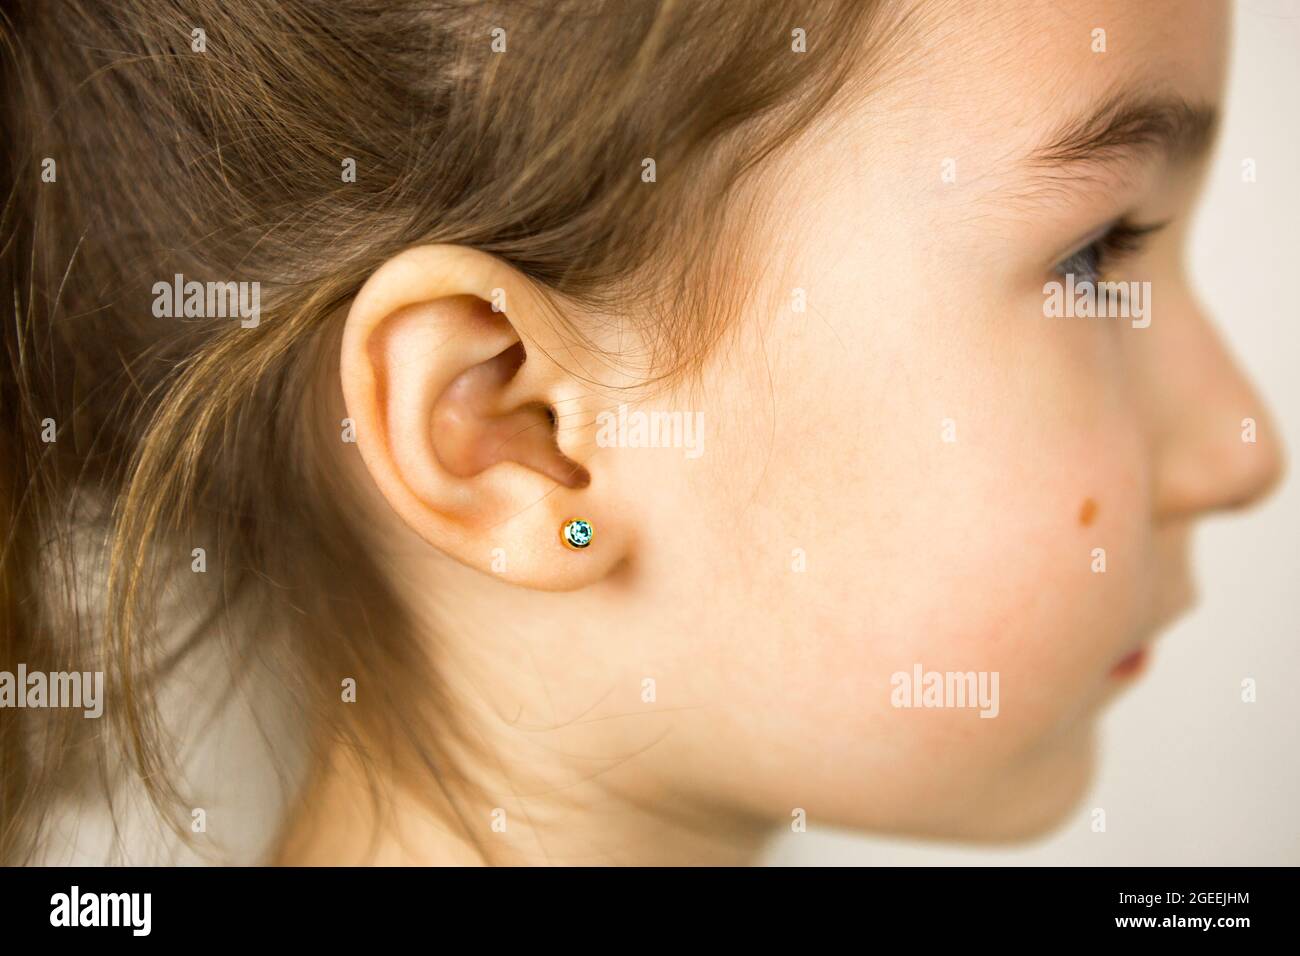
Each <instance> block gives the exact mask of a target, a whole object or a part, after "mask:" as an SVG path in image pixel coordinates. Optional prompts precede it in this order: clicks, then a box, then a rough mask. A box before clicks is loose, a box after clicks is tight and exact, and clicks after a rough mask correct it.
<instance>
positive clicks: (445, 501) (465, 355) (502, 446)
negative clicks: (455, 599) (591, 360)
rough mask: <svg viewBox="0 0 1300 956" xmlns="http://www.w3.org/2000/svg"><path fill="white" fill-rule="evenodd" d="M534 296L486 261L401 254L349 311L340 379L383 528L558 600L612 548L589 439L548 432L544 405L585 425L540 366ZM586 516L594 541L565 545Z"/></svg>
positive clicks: (615, 555)
mask: <svg viewBox="0 0 1300 956" xmlns="http://www.w3.org/2000/svg"><path fill="white" fill-rule="evenodd" d="M540 298H541V297H540V296H539V294H538V293H537V292H536V291H535V290H534V289H532V288H530V282H529V280H527V278H526V277H524V276H522V275H521V274H519V273H518V272H517V271H516V270H513V269H512V268H511V267H510V266H508V265H507V264H505V263H503V262H501V261H500V260H498V259H495V258H494V257H492V256H489V255H487V254H485V253H480V252H477V251H475V250H470V249H465V248H461V247H453V246H423V247H419V248H416V249H411V250H407V251H406V252H404V253H402V254H401V255H399V256H397V257H395V258H394V259H392V260H390V261H389V262H387V263H385V265H384V266H383V267H381V268H380V269H379V270H377V271H376V272H375V274H374V275H373V276H372V277H371V279H370V280H369V281H368V282H367V283H366V285H365V286H364V287H363V288H362V289H361V291H360V292H359V293H358V295H357V297H356V299H355V300H354V302H353V303H352V306H351V308H350V309H349V312H348V317H347V322H346V326H345V329H344V335H343V343H342V354H341V356H340V360H341V361H340V373H341V377H342V386H343V395H344V400H345V402H346V405H347V411H348V415H349V417H350V418H352V420H353V422H354V423H355V426H356V442H357V448H358V450H359V451H360V453H361V458H362V460H363V462H364V463H365V467H366V470H367V471H368V472H369V473H370V476H371V478H372V479H373V480H374V483H375V485H376V486H377V488H378V489H379V492H380V493H381V494H382V495H383V497H384V499H385V500H386V501H387V503H388V505H389V507H390V508H391V509H392V511H393V512H394V513H395V514H396V516H397V517H399V518H400V519H401V520H402V521H403V522H405V523H406V524H407V525H408V526H409V527H410V528H412V529H413V530H414V531H415V532H416V533H417V534H419V535H420V536H421V537H422V538H423V539H424V540H425V541H426V542H428V543H429V544H430V545H431V546H432V547H434V548H436V549H438V550H440V551H442V552H444V553H446V554H448V555H450V556H451V557H453V558H455V559H457V560H459V561H461V562H462V563H464V564H467V565H470V566H472V567H476V568H479V569H481V570H484V571H489V572H493V573H497V574H500V575H501V576H503V577H505V578H507V579H508V580H511V581H513V582H515V583H518V584H521V585H524V586H528V587H534V588H539V589H544V590H567V589H571V588H576V587H582V586H584V585H587V584H590V583H592V582H594V581H596V580H599V579H600V578H601V577H603V576H604V575H606V574H608V573H609V571H610V570H612V569H613V568H614V567H615V566H616V565H617V564H618V563H619V562H620V561H621V560H622V558H623V557H624V550H623V546H624V543H625V541H626V538H625V537H624V538H620V534H619V531H618V526H617V521H616V520H615V519H614V517H613V515H607V514H605V513H602V512H603V511H604V509H602V507H601V501H600V498H601V496H602V495H606V496H608V490H607V489H602V487H601V485H600V481H599V471H598V468H597V466H596V465H595V463H594V462H592V461H591V460H590V457H591V451H592V450H593V449H594V445H595V443H594V441H592V440H591V436H586V435H585V434H583V432H584V431H585V429H584V427H583V426H581V425H575V426H572V427H566V428H565V429H564V433H563V440H562V441H561V439H560V438H559V437H558V436H557V432H556V429H555V422H554V416H553V413H552V412H551V410H552V409H553V408H555V407H557V406H561V407H564V408H565V409H566V423H567V422H568V421H571V420H574V419H580V420H585V417H586V416H584V415H582V413H581V411H579V412H578V413H577V414H576V415H575V414H568V413H571V412H572V411H573V410H574V409H579V410H580V409H582V408H583V407H584V406H589V403H590V401H591V396H590V395H589V393H588V392H587V390H586V389H585V387H583V386H582V385H581V383H580V382H579V381H578V380H576V379H575V378H574V377H573V376H571V375H570V374H569V373H568V372H566V371H565V370H564V369H563V368H561V367H560V366H559V365H558V364H556V363H555V362H554V361H553V360H552V359H551V358H550V357H549V354H548V349H547V348H546V344H547V342H548V340H549V339H551V338H553V337H554V336H555V334H556V332H555V328H554V326H553V324H552V320H551V317H550V316H549V315H547V314H546V312H545V308H544V306H543V304H542V302H541V301H540ZM503 299H504V301H505V302H506V303H507V305H508V307H507V308H506V309H505V310H504V311H500V312H498V311H495V310H494V309H493V306H492V303H493V302H500V301H502V300H503ZM530 344H531V345H532V346H533V347H530ZM591 417H592V427H593V428H594V416H591ZM562 444H563V445H564V446H565V447H561V445H562ZM584 457H585V458H587V459H588V460H587V461H583V460H580V459H582V458H584ZM593 469H595V471H593ZM598 513H599V514H600V524H601V529H602V533H601V538H600V542H599V543H596V542H595V539H594V536H592V537H589V539H588V544H587V545H586V546H580V547H575V546H574V545H573V544H572V541H570V540H568V539H567V538H566V536H565V533H564V529H565V527H566V526H567V524H568V523H569V522H571V520H572V519H573V516H574V515H575V514H581V515H586V516H595V515H597V514H598ZM585 521H586V523H587V527H589V528H590V527H593V526H594V525H595V523H596V522H595V521H594V520H592V518H590V517H589V518H587V519H585ZM557 529H560V532H559V533H558V534H557ZM578 538H579V539H581V535H580V534H579V535H578ZM503 553H504V556H505V557H504V560H501V555H502V554H503ZM494 556H495V557H496V560H494Z"/></svg>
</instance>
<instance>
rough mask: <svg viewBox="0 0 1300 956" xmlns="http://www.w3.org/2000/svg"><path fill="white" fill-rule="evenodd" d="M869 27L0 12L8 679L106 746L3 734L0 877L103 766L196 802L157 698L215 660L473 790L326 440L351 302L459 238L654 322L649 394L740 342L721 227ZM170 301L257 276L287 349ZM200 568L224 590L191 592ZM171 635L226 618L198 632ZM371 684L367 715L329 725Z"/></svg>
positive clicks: (855, 12) (1, 642)
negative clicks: (270, 682) (212, 650)
mask: <svg viewBox="0 0 1300 956" xmlns="http://www.w3.org/2000/svg"><path fill="white" fill-rule="evenodd" d="M878 13H879V9H878V8H877V5H876V4H874V3H867V2H863V0H848V2H844V3H829V2H828V3H804V4H800V3H777V2H764V3H747V2H741V0H737V2H729V3H723V2H691V3H685V2H672V0H662V2H653V0H644V2H640V0H638V2H618V3H601V2H572V3H535V2H521V3H509V4H494V3H479V2H469V0H333V2H329V3H318V2H311V0H280V2H276V3H268V2H241V3H221V2H217V0H192V2H186V0H118V2H115V3H111V4H107V3H100V2H96V0H18V2H6V3H5V4H4V7H3V15H2V16H0V58H2V64H0V69H2V78H0V84H2V89H3V99H2V102H0V110H2V111H3V116H2V117H0V121H2V126H0V128H2V129H3V132H4V136H3V138H2V139H3V142H0V163H3V166H4V172H5V174H6V175H5V182H6V185H7V189H6V193H7V195H6V197H5V201H4V208H3V218H2V219H0V298H2V300H3V303H4V307H5V309H6V310H8V309H12V310H13V311H12V314H10V315H8V317H7V318H6V319H5V321H4V322H3V349H4V353H5V354H4V359H3V360H0V419H2V420H3V427H4V434H5V435H6V438H7V441H6V442H5V448H4V449H3V452H0V455H2V456H3V458H2V459H0V543H2V546H3V551H2V552H0V562H2V564H3V573H2V574H0V627H2V628H3V630H2V631H0V670H8V671H10V672H13V671H14V670H15V668H16V666H17V665H18V664H19V663H20V662H25V663H26V665H27V667H28V669H29V670H37V669H39V670H44V671H60V670H69V671H71V670H78V671H86V670H95V669H103V670H104V671H105V672H106V675H107V680H108V683H107V690H106V696H107V699H108V704H107V707H106V711H105V713H106V717H107V718H108V720H109V722H110V726H111V728H112V730H113V733H112V734H108V733H91V732H88V731H90V730H95V729H97V728H94V727H88V726H87V725H88V724H89V723H90V722H83V721H82V720H81V719H80V714H79V713H78V712H75V711H74V712H72V713H70V714H67V713H64V714H61V713H60V712H59V711H55V710H43V711H31V710H24V711H18V710H0V861H5V862H10V863H12V862H20V861H23V860H28V859H31V858H32V857H33V855H34V853H35V852H36V850H37V848H38V847H39V845H40V842H41V838H42V831H43V827H44V826H45V824H46V819H45V812H44V811H45V810H46V809H47V808H48V807H49V806H50V797H51V795H52V794H55V793H57V792H61V791H67V790H68V789H69V788H70V787H72V786H73V782H74V781H77V780H82V779H86V778H88V777H89V778H91V779H93V778H94V776H96V775H98V776H99V778H100V782H101V783H103V784H105V785H106V786H110V787H111V785H112V783H113V780H114V773H115V771H113V770H112V768H113V767H114V766H116V764H115V762H114V760H113V759H112V757H113V754H114V752H115V751H114V750H113V748H114V746H116V745H112V744H110V742H109V741H110V740H117V741H119V744H120V745H121V746H123V747H124V748H125V754H126V756H127V757H128V758H129V759H128V760H127V761H126V762H125V764H124V766H126V767H129V768H131V769H132V770H133V771H134V773H136V774H138V775H139V778H140V779H141V780H143V781H144V783H145V785H146V787H147V790H148V792H149V794H150V797H151V798H152V799H153V801H154V805H155V806H156V808H157V809H158V810H159V812H160V813H162V814H163V815H164V816H167V815H168V814H169V812H170V811H169V809H168V808H172V809H173V810H174V808H175V807H176V806H178V805H179V804H178V803H177V801H178V800H179V799H180V796H181V794H180V788H179V787H178V786H176V785H175V784H174V783H171V782H169V781H174V777H175V774H174V772H173V771H174V765H175V752H174V745H175V743H176V741H175V740H173V739H171V738H170V737H169V734H168V728H167V727H166V726H165V721H164V720H163V719H162V717H161V716H160V713H159V710H158V708H157V706H156V696H157V693H158V690H159V687H160V686H161V685H160V682H161V681H162V680H163V678H164V677H165V676H166V675H167V674H168V673H169V672H170V670H171V669H172V668H173V667H174V666H175V665H176V663H177V662H178V661H179V660H181V659H183V658H184V656H185V655H187V654H189V653H190V652H192V651H193V650H194V649H195V648H196V647H198V646H200V644H201V643H204V642H209V643H210V642H211V641H213V640H217V639H221V640H224V641H226V642H227V647H228V650H229V653H230V654H231V655H232V657H233V659H234V661H235V664H236V667H235V670H236V672H237V673H238V672H240V671H241V670H242V669H245V668H249V667H252V666H255V665H261V664H267V665H269V666H270V667H271V668H272V669H273V670H274V671H275V673H277V674H279V675H280V678H279V680H280V684H279V687H280V688H282V689H283V691H284V693H285V695H286V699H289V700H291V701H292V702H293V707H294V708H295V709H296V710H297V712H298V713H299V714H300V716H301V719H302V720H303V721H309V722H310V726H313V727H318V728H322V732H321V734H320V735H319V736H320V738H321V739H322V740H324V739H327V738H333V739H340V738H342V739H348V740H351V741H354V742H355V743H356V745H357V746H358V748H360V747H362V746H365V747H366V748H367V750H368V752H370V753H371V754H379V753H382V754H404V755H406V756H405V757H404V758H403V759H402V761H401V762H402V763H403V764H404V765H414V766H419V767H423V768H426V769H428V770H429V771H431V772H432V773H434V774H435V776H438V777H439V779H440V780H447V779H450V778H452V777H454V768H453V767H451V766H449V765H448V761H447V760H446V759H445V755H444V754H443V753H442V752H440V751H439V750H438V749H437V747H438V740H439V739H440V735H446V734H450V733H452V732H453V728H451V727H450V726H449V725H448V724H447V720H448V715H447V714H445V713H442V712H440V711H439V708H438V700H439V695H438V680H437V673H436V670H435V669H433V668H431V666H430V664H429V662H428V661H427V660H426V658H425V656H424V652H423V651H422V649H421V641H419V640H417V639H416V637H415V635H414V634H413V633H412V627H411V625H410V624H409V622H407V621H406V620H405V618H404V616H403V611H402V608H401V607H400V605H399V603H398V602H397V601H396V600H394V599H392V597H391V596H390V595H389V591H388V588H387V585H386V582H385V580H384V577H383V575H382V574H381V573H380V572H379V570H378V569H377V568H376V567H374V566H372V565H370V564H368V563H367V562H365V561H364V560H362V559H361V558H359V556H360V555H363V554H364V550H363V548H362V547H361V546H360V540H359V538H358V536H357V534H356V532H355V530H354V529H353V527H352V523H351V522H350V521H349V514H348V511H347V500H346V498H345V497H344V496H343V495H342V494H341V493H340V492H339V491H337V490H336V489H334V488H332V487H331V485H330V476H331V475H332V474H335V473H337V471H338V470H339V469H338V468H337V465H336V463H337V461H338V459H337V457H335V456H338V455H343V454H352V453H354V450H353V449H352V447H351V446H349V445H348V444H345V443H343V442H339V441H332V442H322V441H321V440H320V439H319V434H320V428H318V427H317V425H321V424H323V425H324V426H325V427H328V428H330V429H332V430H333V432H334V434H335V435H337V433H338V432H337V419H336V418H335V419H330V420H328V421H325V420H324V418H323V416H325V413H324V412H323V409H326V408H327V407H328V406H326V405H322V404H320V403H319V392H320V389H319V387H318V382H317V378H318V370H319V368H320V367H321V366H322V363H326V361H327V356H328V352H329V350H330V349H331V348H334V349H335V355H337V351H336V349H337V336H338V332H339V315H340V306H342V305H343V304H345V303H346V302H347V301H348V300H349V298H350V297H351V296H352V295H354V294H355V292H356V291H357V290H358V288H359V287H360V285H361V284H362V283H363V282H364V280H365V279H366V278H367V277H368V276H369V275H370V274H371V273H372V272H373V271H374V270H375V269H376V268H377V267H378V266H379V265H380V264H382V263H383V262H384V261H385V260H386V259H388V258H389V257H391V256H393V255H394V254H395V253H397V252H399V251H400V250H402V249H403V248H406V247H409V246H412V245H415V244H420V243H427V242H445V243H459V244H464V245H467V246H472V247H475V248H477V249H481V250H485V251H487V252H490V253H493V254H495V255H497V256H500V257H501V258H502V259H504V260H506V261H507V262H509V263H510V264H512V265H513V266H515V267H516V268H518V269H519V270H521V271H522V272H523V273H524V274H526V275H527V276H529V277H530V278H532V279H534V280H536V281H537V282H538V283H540V284H541V285H543V286H544V287H545V288H546V289H548V290H551V292H553V294H554V295H556V296H566V297H570V298H571V299H572V300H574V301H578V302H584V303H587V304H592V305H596V304H599V303H601V302H611V301H617V302H618V303H619V309H620V311H621V312H623V313H624V314H628V313H630V312H632V311H633V309H632V305H633V304H634V302H633V300H635V305H636V306H637V308H638V309H639V314H643V315H647V316H653V321H652V322H648V323H647V325H646V330H647V334H648V341H650V343H651V351H650V353H649V354H648V356H647V357H646V369H647V372H649V371H651V370H655V371H656V372H659V371H662V370H664V369H679V370H680V369H681V368H684V367H685V366H686V365H688V364H689V363H690V362H692V361H695V360H697V359H698V358H699V357H700V356H701V355H703V354H704V353H706V352H707V350H708V348H709V347H710V345H711V344H712V343H713V342H714V341H715V340H716V338H717V336H718V335H719V332H720V329H721V328H723V327H724V326H725V323H724V322H723V321H722V318H721V317H722V315H723V313H724V312H725V311H726V309H725V308H724V306H723V305H722V304H721V303H720V302H719V301H718V300H717V296H716V293H717V290H718V283H717V281H716V280H717V278H718V277H719V276H721V275H723V274H726V273H727V270H729V269H734V267H735V266H736V264H737V262H738V261H739V258H740V255H741V254H740V252H739V251H738V248H739V247H738V246H737V245H736V244H734V243H730V244H729V243H726V242H722V241H719V237H720V236H721V232H720V230H721V229H722V228H723V215H722V212H723V209H724V203H723V202H722V200H723V198H724V197H726V196H728V195H729V194H731V192H732V191H733V190H734V187H735V186H736V184H737V183H738V182H740V181H741V178H742V177H743V175H744V174H745V172H746V171H747V170H750V169H752V168H754V167H755V165H756V164H757V163H758V162H759V161H760V160H761V159H763V158H764V157H765V156H767V155H769V154H770V153H772V152H773V151H774V150H776V149H778V148H779V147H781V146H782V145H783V144H787V143H789V142H791V141H792V139H793V138H794V137H795V136H796V135H797V134H798V133H799V131H800V130H802V129H803V128H805V127H806V125H807V124H808V123H809V121H810V120H811V119H812V118H813V117H814V116H815V115H816V114H817V112H818V111H819V110H820V109H821V108H822V107H824V106H825V104H826V103H827V102H829V101H830V100H831V99H832V98H833V97H834V96H835V95H836V94H837V93H838V92H839V91H841V90H843V89H845V88H846V87H847V84H846V81H847V80H848V78H849V77H850V75H851V74H850V70H851V69H852V67H853V65H854V64H855V63H856V62H857V61H858V60H859V59H861V58H862V57H863V56H866V55H868V54H869V52H870V49H871V47H872V46H873V45H875V44H878V43H879V42H881V37H882V34H883V32H884V31H883V30H881V29H878V27H879V24H876V23H874V22H873V21H874V20H875V19H876V18H877V17H876V15H877V14H878ZM498 28H500V29H501V30H503V31H504V33H503V34H502V33H494V31H495V30H497V29H498ZM196 31H202V32H201V33H200V32H196ZM796 31H804V33H803V35H804V37H806V41H805V42H806V49H807V52H806V53H801V52H797V51H796V48H797V45H798V34H797V33H796ZM494 40H495V41H496V43H495V46H496V49H494ZM502 41H504V44H505V51H504V52H500V46H501V42H502ZM645 158H652V159H653V160H654V162H655V165H656V182H655V183H654V184H653V185H650V184H647V183H646V182H644V181H643V178H642V171H643V168H644V167H643V160H644V159H645ZM346 160H353V161H354V162H355V171H356V175H355V181H345V178H346V177H344V176H343V175H342V173H341V170H342V169H343V168H344V164H345V161H346ZM178 273H179V274H183V275H184V277H185V278H186V279H192V280H199V281H201V282H202V281H218V280H219V281H239V280H252V281H257V282H259V283H260V284H261V289H262V313H261V321H260V325H259V326H258V327H257V328H242V327H241V325H240V323H239V322H238V321H233V322H232V321H230V320H228V319H216V320H213V319H208V318H204V319H178V318H158V317H155V316H154V315H153V314H152V310H151V308H150V302H151V298H152V296H151V295H150V294H149V292H148V290H150V289H152V288H153V286H154V284H155V283H156V282H158V281H164V282H167V281H170V280H171V279H172V276H173V275H175V274H178ZM650 275H652V276H653V278H654V281H653V282H650V281H643V277H644V276H650ZM634 276H636V277H638V278H637V281H635V282H633V281H631V278H632V277H634ZM664 303H670V304H671V308H667V307H664V305H663V304H664ZM575 333H576V334H581V330H575ZM325 417H327V416H325ZM308 422H315V423H316V424H312V425H311V426H310V427H309V426H308V424H307V423H308ZM51 428H52V429H53V434H54V436H55V440H54V441H49V440H47V439H48V438H49V437H50V433H49V432H50V429H51ZM43 433H44V434H43ZM198 547H202V548H204V549H205V551H206V554H207V556H208V557H207V560H208V561H209V562H210V565H209V568H208V571H209V573H208V574H206V575H197V574H196V575H188V573H187V572H188V570H189V568H188V567H187V565H188V564H189V563H190V561H191V553H192V549H194V548H198ZM182 579H184V580H185V585H184V588H181V587H180V586H179V585H178V584H177V583H176V582H177V581H178V580H182ZM195 600H201V601H202V602H203V606H204V607H205V609H206V610H205V613H203V614H200V615H194V613H193V610H192V609H193V608H194V607H195V606H196V605H195V603H194V602H195ZM173 609H174V610H178V611H183V612H187V614H188V618H190V619H193V618H196V617H197V618H198V619H197V620H190V622H189V624H188V625H187V626H188V630H187V631H186V633H185V634H184V639H183V640H178V639H176V638H175V636H174V635H172V634H171V633H170V630H171V627H172V626H170V625H167V624H164V623H163V621H165V620H168V619H171V618H174V617H176V615H175V614H171V613H170V610H173ZM345 676H350V677H353V678H355V679H356V680H357V682H358V684H359V685H362V686H365V687H367V688H369V689H371V690H370V692H369V693H367V694H366V695H364V697H362V698H361V699H360V700H359V702H358V703H357V704H356V705H354V706H350V707H339V706H338V700H339V696H338V695H339V686H340V679H341V678H342V677H345ZM417 689H418V694H417V693H416V690H417ZM416 699H420V700H424V701H428V702H429V704H428V712H427V713H425V714H423V715H421V718H420V719H419V720H412V718H411V714H410V710H409V708H410V706H411V703H410V702H411V701H413V700H416ZM399 704H400V706H399ZM433 727H436V728H437V732H436V733H435V732H433V729H432V728H433ZM394 761H395V762H396V758H394ZM173 825H174V826H178V825H177V824H174V823H173ZM178 832H180V828H179V826H178Z"/></svg>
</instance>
